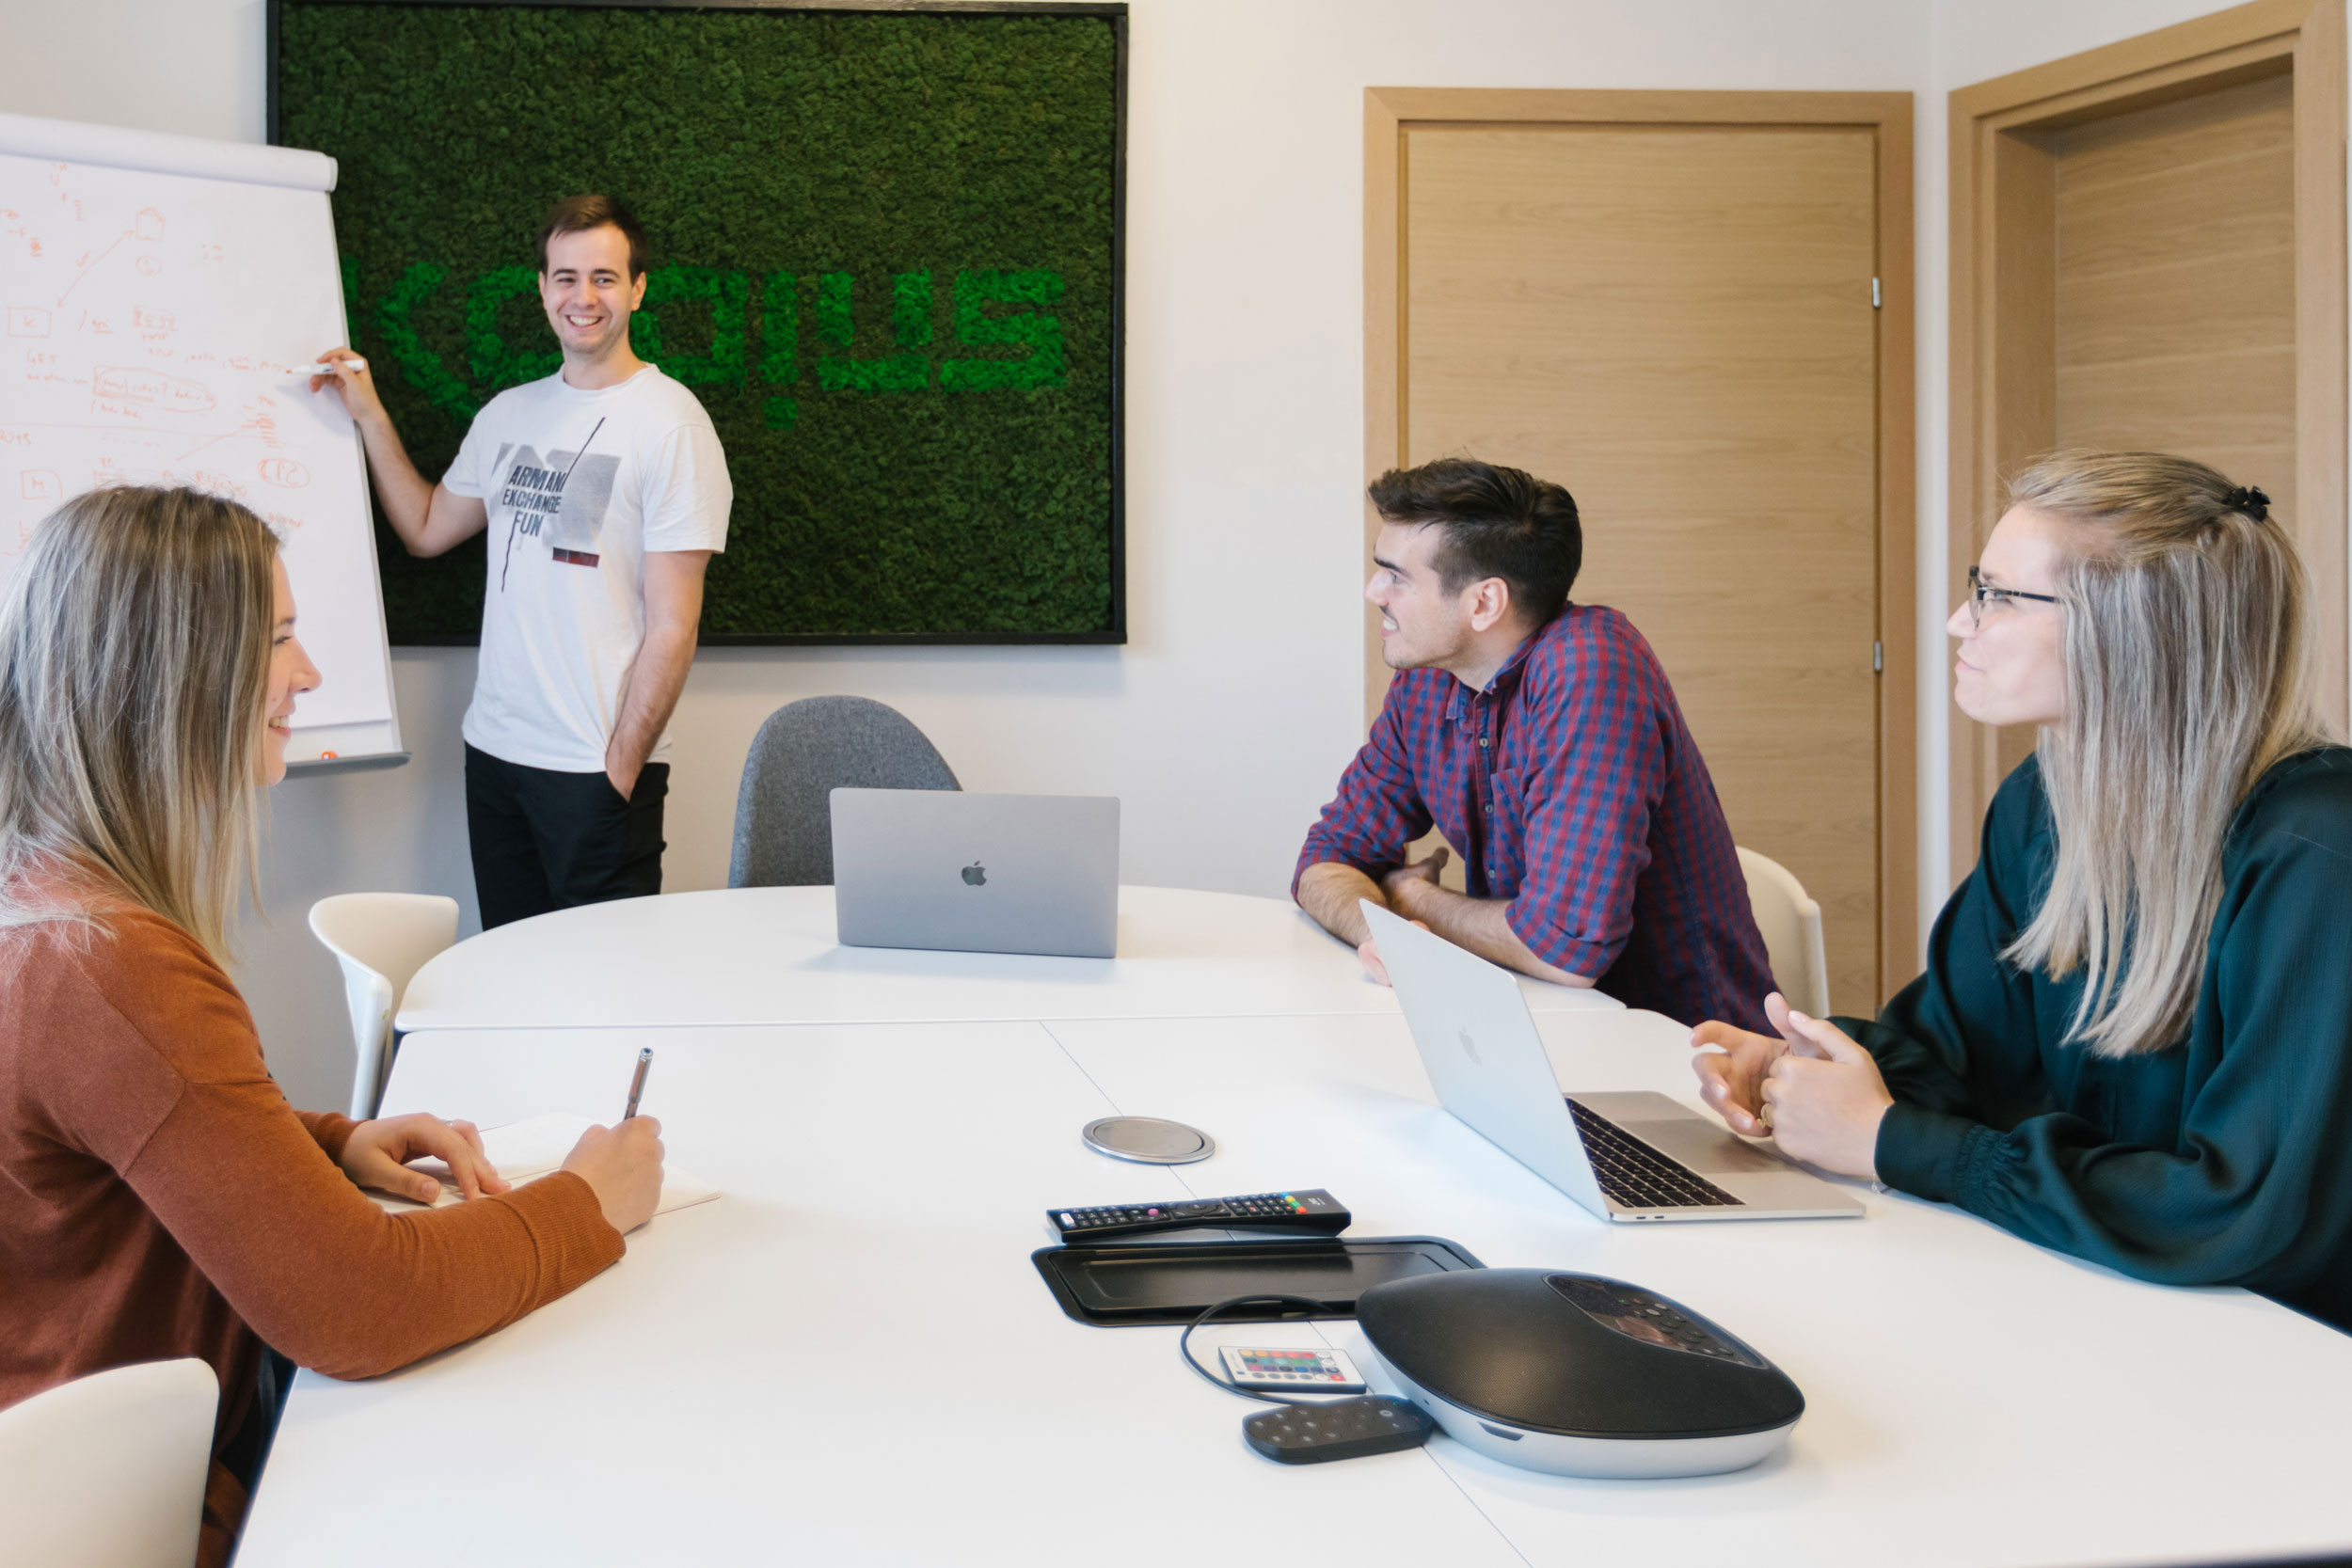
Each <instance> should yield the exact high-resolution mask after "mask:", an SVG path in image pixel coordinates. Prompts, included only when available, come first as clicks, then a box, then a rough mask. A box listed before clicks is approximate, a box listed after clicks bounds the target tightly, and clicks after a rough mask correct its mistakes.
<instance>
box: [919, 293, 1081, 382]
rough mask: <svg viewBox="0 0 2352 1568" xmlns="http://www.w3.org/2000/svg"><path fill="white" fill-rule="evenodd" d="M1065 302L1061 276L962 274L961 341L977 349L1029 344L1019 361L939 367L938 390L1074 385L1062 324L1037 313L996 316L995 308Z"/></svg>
mask: <svg viewBox="0 0 2352 1568" xmlns="http://www.w3.org/2000/svg"><path fill="white" fill-rule="evenodd" d="M1061 296H1062V278H1061V274H1059V273H1057V272H960V273H958V274H956V336H957V337H959V338H961V339H962V340H963V341H964V342H965V344H967V345H968V346H970V347H972V348H993V347H995V346H996V345H998V344H1024V345H1026V347H1027V348H1028V351H1029V352H1028V353H1027V354H1026V355H1025V356H1023V357H1021V358H1018V359H950V360H948V361H947V362H946V364H944V365H942V366H940V367H939V384H940V385H941V386H942V387H945V388H947V389H948V390H949V391H951V392H985V391H992V390H994V389H996V388H1024V389H1028V388H1041V387H1060V386H1063V385H1066V384H1067V383H1068V381H1069V379H1070V376H1069V371H1068V367H1067V364H1066V362H1065V361H1064V359H1063V356H1062V342H1061V323H1059V322H1058V321H1057V320H1055V319H1054V318H1053V317H1052V316H1041V315H1039V314H1037V313H1036V312H1035V311H1025V312H1024V313H1022V314H1020V315H1010V316H992V315H990V314H989V313H988V309H987V307H989V306H991V305H1051V304H1052V303H1053V302H1054V301H1056V300H1057V299H1059V298H1061Z"/></svg>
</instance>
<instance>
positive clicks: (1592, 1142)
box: [1562, 1096, 1742, 1209]
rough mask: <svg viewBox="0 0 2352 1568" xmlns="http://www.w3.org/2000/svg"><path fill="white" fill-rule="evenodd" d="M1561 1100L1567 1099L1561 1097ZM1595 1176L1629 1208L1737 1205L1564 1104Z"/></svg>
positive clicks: (1609, 1125)
mask: <svg viewBox="0 0 2352 1568" xmlns="http://www.w3.org/2000/svg"><path fill="white" fill-rule="evenodd" d="M1562 1098H1564V1099H1565V1098H1566V1097H1565V1096H1563V1097H1562ZM1568 1109H1569V1110H1570V1111H1571V1112H1573V1113H1574V1114H1575V1116H1576V1131H1577V1135H1578V1136H1580V1137H1581V1138H1582V1139H1583V1140H1584V1152H1585V1153H1586V1154H1587V1155H1589V1156H1590V1157H1591V1159H1592V1162H1593V1174H1594V1175H1595V1176H1597V1177H1598V1178H1599V1179H1600V1190H1601V1192H1602V1193H1604V1194H1605V1195H1607V1196H1608V1197H1609V1198H1610V1199H1611V1201H1613V1202H1615V1203H1621V1204H1623V1205H1624V1206H1625V1207H1627V1208H1629V1209H1737V1208H1740V1207H1742V1205H1741V1203H1740V1200H1739V1199H1738V1198H1736V1197H1734V1196H1731V1195H1730V1194H1729V1193H1727V1192H1725V1191H1724V1190H1723V1189H1722V1188H1721V1187H1718V1186H1716V1185H1715V1184H1714V1183H1713V1182H1712V1181H1709V1180H1707V1179H1706V1178H1705V1177H1703V1176H1701V1175H1699V1174H1698V1172H1696V1171H1694V1170H1692V1169H1691V1168H1690V1167H1689V1166H1687V1165H1682V1164H1677V1163H1676V1162H1674V1161H1672V1160H1669V1159H1667V1158H1666V1157H1665V1156H1664V1155H1663V1154H1661V1153H1659V1152H1658V1150H1656V1149H1654V1148H1650V1146H1649V1145H1647V1144H1645V1143H1644V1142H1642V1140H1641V1139H1639V1138H1636V1137H1632V1136H1629V1134H1627V1133H1626V1132H1621V1131H1620V1130H1619V1129H1618V1128H1617V1125H1616V1124H1615V1123H1614V1122H1612V1121H1610V1120H1608V1119H1607V1118H1606V1117H1600V1116H1597V1115H1595V1114H1594V1113H1593V1112H1591V1111H1588V1110H1586V1109H1585V1108H1584V1107H1583V1106H1581V1105H1579V1104H1578V1103H1577V1102H1576V1101H1573V1100H1570V1101H1568Z"/></svg>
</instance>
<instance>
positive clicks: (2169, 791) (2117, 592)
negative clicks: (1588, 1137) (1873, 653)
mask: <svg viewBox="0 0 2352 1568" xmlns="http://www.w3.org/2000/svg"><path fill="white" fill-rule="evenodd" d="M2010 499H2011V505H2010V510H2009V512H2008V513H2007V514H2006V515H2004V516H2003V517H2002V518H2001V520H2000V523H1999V525H1998V526H1997V527H1996V528H1995V529H1994V531H1993V536H1992V538H1991V539H1989V540H1988V541H1987V542H1986V544H1985V548H1984V554H1983V558H1982V562H1981V564H1980V565H1979V568H1978V569H1977V571H1976V572H1975V573H1973V574H1972V578H1973V581H1972V584H1971V586H1972V589H1973V592H1972V594H1971V596H1970V598H1969V601H1968V602H1967V603H1965V604H1963V606H1962V607H1961V608H1960V609H1959V610H1956V611H1955V612H1954V613H1953V615H1952V619H1951V623H1950V627H1949V629H1950V631H1951V633H1952V635H1953V636H1954V637H1956V638H1958V639H1959V640H1960V651H1959V657H1958V660H1957V662H1956V664H1955V666H1954V672H1953V695H1954V700H1955V701H1956V702H1957V703H1958V704H1959V705H1960V707H1961V708H1962V710H1963V712H1965V713H1967V714H1968V715H1969V716H1970V717H1971V718H1974V719H1978V720H1980V721H1984V722H1986V723H1990V724H2022V723H2031V724H2036V725H2039V726H2040V727H2041V736H2040V740H2039V743H2038V746H2037V748H2036V753H2035V755H2034V757H2033V758H2032V759H2031V760H2030V761H2028V762H2026V764H2024V765H2023V766H2022V767H2020V768H2018V769H2017V770H2016V771H2015V772H2013V773H2011V774H2010V777H2009V779H2008V781H2007V782H2006V783H2004V784H2002V786H2001V789H2000V792H1999V794H1998V795H1996V796H1995V797H1994V801H1993V808H1992V810H1991V811H1990V812H1989V813H1988V814H1987V815H1986V817H1985V823H1984V836H1983V842H1982V846H1981V848H1980V851H1979V857H1978V863H1977V866H1976V869H1975V870H1974V871H1972V872H1971V873H1970V874H1969V877H1968V879H1967V880H1966V881H1965V882H1964V883H1963V884H1962V885H1961V888H1960V890H1959V891H1958V892H1957V893H1955V894H1954V895H1952V898H1951V901H1950V902H1949V903H1948V904H1947V905H1946V906H1945V908H1944V912H1943V914H1942V915H1941V916H1940V917H1939V918H1938V919H1937V921H1936V923H1935V931H1934V934H1933V936H1932V937H1931V940H1930V942H1929V949H1928V967H1927V972H1926V973H1925V974H1922V975H1920V976H1919V978H1918V979H1916V980H1915V981H1913V982H1912V984H1911V985H1910V986H1909V987H1907V988H1906V989H1905V990H1903V991H1902V993H1901V994H1900V995H1899V996H1897V997H1896V998H1895V999H1894V1001H1893V1002H1891V1003H1889V1004H1888V1005H1887V1006H1886V1009H1885V1010H1884V1011H1883V1012H1882V1013H1881V1014H1880V1015H1879V1017H1878V1019H1877V1021H1876V1022H1862V1021H1857V1020H1852V1019H1838V1020H1821V1019H1812V1018H1807V1017H1805V1016H1804V1015H1803V1014H1800V1013H1795V1012H1791V1011H1790V1010H1789V1009H1788V1006H1787V1005H1786V1004H1785V1003H1784V1002H1783V1001H1782V1000H1781V998H1780V997H1778V996H1773V997H1772V998H1770V999H1769V1000H1768V1002H1767V1004H1766V1012H1767V1014H1768V1015H1769V1016H1770V1017H1771V1019H1772V1022H1773V1025H1774V1027H1775V1028H1776V1029H1778V1030H1779V1032H1780V1036H1781V1037H1780V1038H1777V1039H1775V1038H1772V1037H1767V1036H1762V1035H1756V1034H1750V1033H1748V1032H1747V1031H1745V1030H1741V1029H1738V1028H1735V1027H1733V1026H1732V1025H1730V1024H1726V1023H1706V1024H1702V1025H1700V1027H1699V1028H1698V1030H1697V1031H1696V1033H1695V1035H1694V1036H1693V1041H1694V1043H1696V1044H1698V1045H1701V1046H1717V1047H1721V1048H1722V1050H1721V1052H1720V1053H1717V1052H1705V1053H1702V1054H1701V1055H1700V1056H1698V1057H1697V1058H1696V1061H1695V1064H1694V1065H1695V1066H1696V1068H1697V1069H1698V1073H1699V1078H1700V1081H1701V1085H1702V1091H1703V1093H1704V1095H1705V1098H1706V1099H1707V1101H1708V1103H1709V1104H1711V1105H1713V1106H1714V1107H1715V1108H1716V1109H1717V1110H1718V1111H1719V1112H1721V1113H1722V1115H1723V1117H1724V1120H1725V1121H1726V1122H1727V1123H1728V1124H1729V1125H1730V1126H1731V1127H1732V1128H1733V1129H1734V1130H1735V1131H1737V1132H1745V1133H1751V1134H1756V1133H1765V1132H1770V1133H1771V1134H1772V1136H1773V1137H1774V1138H1775V1139H1776V1140H1777V1142H1778V1143H1779V1145H1780V1147H1781V1148H1783V1149H1784V1150H1785V1151H1786V1152H1788V1153H1789V1154H1791V1155H1793V1156H1795V1157H1797V1158H1799V1159H1802V1160H1806V1161H1809V1162H1811V1163H1813V1164H1818V1165H1821V1166H1824V1167H1826V1168H1828V1169H1831V1170H1836V1171H1842V1172H1845V1173H1848V1174H1851V1175H1856V1176H1867V1177H1872V1178H1874V1179H1876V1180H1881V1181H1883V1182H1885V1183H1886V1184H1887V1185H1889V1186H1891V1187H1896V1188H1899V1189H1900V1190H1902V1191H1904V1192H1908V1193H1913V1194H1915V1195H1917V1196H1921V1197H1927V1198H1933V1199H1936V1200H1939V1201H1942V1202H1947V1203H1954V1204H1958V1205H1959V1206H1960V1207H1962V1208H1963V1209H1966V1210H1968V1211H1970V1212H1973V1213H1976V1214H1979V1215H1981V1216H1983V1217H1984V1218H1986V1219H1988V1220H1991V1221H1992V1222H1993V1223H1994V1224H1995V1225H1998V1226H2001V1227H2004V1228H2006V1229H2009V1230H2011V1231H2013V1232H2015V1233H2016V1234H2018V1235H2020V1236H2023V1237H2025V1238H2026V1240H2028V1241H2032V1242H2038V1243H2042V1245H2044V1246H2050V1247H2055V1248H2058V1249H2059V1250H2061V1251H2065V1252H2070V1253H2073V1254H2075V1255H2076V1256H2078V1257H2082V1258H2087V1259H2092V1260H2094V1261H2096V1262H2100V1263H2104V1264H2106V1265H2108V1266H2110V1267H2112V1268H2115V1269H2118V1270H2121V1271H2122V1272H2123V1273H2125V1274H2129V1275H2137V1277H2139V1278H2142V1279H2150V1280H2156V1281H2160V1282H2163V1283H2167V1284H2175V1285H2217V1284H2228V1285H2244V1286H2249V1287H2250V1288H2252V1289H2255V1290H2258V1291H2264V1292H2265V1293H2267V1294H2269V1295H2272V1296H2275V1297H2277V1298H2278V1299H2280V1300H2281V1301H2284V1302H2286V1303H2288V1304H2290V1305H2292V1306H2295V1307H2300V1308H2302V1309H2304V1310H2306V1311H2308V1312H2311V1313H2312V1314H2313V1315H2315V1316H2317V1317H2320V1318H2323V1319H2326V1320H2327V1321H2328V1322H2330V1323H2335V1324H2336V1325H2337V1326H2339V1327H2344V1328H2347V1329H2352V751H2346V750H2345V749H2344V748H2342V747H2338V746H2331V745H2328V744H2327V743H2326V736H2325V732H2324V730H2323V727H2322V726H2321V724H2320V722H2319V721H2318V720H2317V719H2316V717H2315V715H2314V713H2313V710H2312V706H2311V703H2310V700H2309V697H2308V695H2307V688H2306V684H2305V662H2306V648H2305V646H2304V628H2303V616H2302V596H2303V592H2304V589H2303V580H2302V569H2301V565H2300V563H2299V562H2298V561H2297V559H2296V552H2295V548H2294V545H2293V542H2292V541H2291V540H2290V539H2289V538H2288V536H2287V535H2286V533H2285V531H2284V530H2283V529H2282V528H2281V527H2280V524H2279V523H2278V522H2276V521H2275V520H2273V519H2272V518H2271V517H2270V516H2269V514H2268V499H2267V498H2265V496H2264V495H2263V494H2262V492H2261V491H2259V490H2246V489H2239V488H2236V487H2233V485H2232V484H2231V483H2229V481H2228V480H2226V479H2224V478H2222V476H2221V475H2219V474H2217V473H2216V472H2214V470H2212V469H2211V468H2208V467H2205V466H2204V465H2202V464H2200V463H2192V462H2189V461H2187V460H2185V459H2183V458H2176V457H2164V456H2158V455H2155V454H2152V453H2145V452H2123V453H2061V454H2059V455H2058V456H2057V457H2053V458H2050V459H2047V460H2045V461H2043V462H2042V463H2041V464H2039V465H2037V466H2036V467H2033V468H2031V469H2029V470H2027V471H2026V473H2024V474H2022V475H2020V476H2019V478H2018V479H2017V481H2016V482H2015V483H2013V484H2012V485H2011V486H2010Z"/></svg>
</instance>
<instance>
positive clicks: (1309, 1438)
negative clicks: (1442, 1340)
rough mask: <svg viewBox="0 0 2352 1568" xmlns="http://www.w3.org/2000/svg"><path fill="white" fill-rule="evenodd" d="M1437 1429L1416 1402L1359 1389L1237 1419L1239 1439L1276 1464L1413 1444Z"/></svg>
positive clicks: (1320, 1460) (1344, 1456)
mask: <svg viewBox="0 0 2352 1568" xmlns="http://www.w3.org/2000/svg"><path fill="white" fill-rule="evenodd" d="M1437 1429H1438V1424H1437V1423H1436V1422H1435V1421H1433V1420H1431V1419H1430V1418H1429V1417H1428V1416H1427V1415H1426V1414H1425V1413H1424V1412H1423V1411H1422V1408H1421V1406H1419V1405H1417V1404H1415V1403H1414V1402H1412V1401H1410V1400H1400V1399H1395V1398H1392V1397H1391V1396H1390V1395H1387V1394H1365V1395H1363V1396H1361V1397H1360V1398H1358V1399H1352V1400H1331V1401H1328V1402H1325V1403H1322V1404H1286V1405H1284V1406H1282V1408H1281V1409H1279V1410H1268V1411H1265V1412H1263V1414H1261V1415H1256V1416H1252V1417H1250V1418H1248V1420H1245V1421H1244V1422H1242V1424H1241V1434H1242V1438H1243V1440H1244V1441H1245V1442H1247V1443H1248V1445H1249V1446H1250V1448H1252V1449H1255V1450H1257V1451H1258V1452H1259V1453H1262V1454H1263V1455H1265V1457H1266V1458H1268V1459H1271V1460H1273V1461H1275V1462H1276V1463H1278V1464H1281V1465H1320V1464H1322V1463H1323V1462H1324V1461H1325V1460H1327V1459H1361V1458H1363V1457H1364V1456H1365V1455H1366V1454H1375V1453H1394V1452H1396V1451H1397V1450H1398V1449H1418V1448H1420V1447H1421V1446H1422V1444H1423V1443H1426V1442H1427V1441H1429V1434H1430V1433H1433V1432H1435V1431H1436V1430H1437Z"/></svg>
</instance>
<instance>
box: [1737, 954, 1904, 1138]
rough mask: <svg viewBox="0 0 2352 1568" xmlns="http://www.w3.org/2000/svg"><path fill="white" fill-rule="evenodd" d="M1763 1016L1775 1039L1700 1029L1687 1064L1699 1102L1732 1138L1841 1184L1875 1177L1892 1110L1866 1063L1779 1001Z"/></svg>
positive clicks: (1865, 1056)
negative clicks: (1833, 1175) (1762, 1140)
mask: <svg viewBox="0 0 2352 1568" xmlns="http://www.w3.org/2000/svg"><path fill="white" fill-rule="evenodd" d="M1764 1016H1765V1017H1766V1018H1767V1019H1769V1020H1771V1021H1772V1027H1773V1028H1774V1029H1777V1030H1778V1031H1779V1032H1780V1038H1778V1039H1774V1038H1772V1037H1771V1036H1769V1035H1758V1034H1754V1033H1751V1032H1750V1031H1748V1030H1745V1029H1741V1028H1739V1027H1737V1026H1736V1025H1733V1024H1729V1023H1720V1022H1716V1023H1702V1024H1700V1025H1699V1026H1698V1027H1697V1028H1696V1029H1693V1030H1692V1032H1691V1043H1692V1045H1693V1046H1701V1047H1704V1046H1709V1045H1712V1046H1719V1047H1721V1048H1722V1049H1721V1050H1720V1051H1704V1050H1702V1051H1701V1052H1700V1053H1699V1054H1697V1055H1696V1056H1693V1057H1692V1059H1691V1067H1692V1070H1693V1071H1695V1072H1696V1073H1697V1074H1698V1077H1699V1098H1700V1099H1701V1100H1704V1101H1706V1102H1707V1103H1708V1105H1709V1106H1710V1107H1712V1108H1713V1109H1714V1111H1715V1113H1716V1114H1717V1115H1718V1116H1721V1117H1723V1118H1724V1124H1725V1125H1726V1126H1728V1127H1729V1128H1730V1129H1731V1130H1732V1131H1733V1132H1740V1133H1745V1134H1746V1135H1748V1136H1750V1137H1762V1136H1766V1135H1769V1136H1771V1138H1772V1141H1773V1142H1774V1143H1776V1144H1778V1145H1779V1146H1780V1149H1781V1152H1783V1153H1784V1154H1787V1155H1788V1156H1789V1157H1790V1158H1792V1159H1797V1160H1803V1161H1804V1162H1806V1163H1807V1164H1814V1165H1819V1166H1820V1167H1821V1168H1822V1169H1823V1170H1830V1171H1836V1172H1837V1173H1839V1174H1840V1175H1844V1176H1866V1177H1869V1178H1870V1179H1872V1180H1876V1179H1877V1177H1878V1136H1879V1123H1880V1121H1881V1120H1883V1118H1884V1117H1885V1116H1886V1108H1887V1107H1888V1106H1890V1105H1892V1104H1893V1103H1894V1102H1895V1098H1894V1096H1892V1095H1890V1094H1888V1093H1887V1092H1886V1081H1885V1080H1884V1079H1883V1078H1882V1077H1880V1076H1879V1068H1878V1063H1877V1061H1876V1060H1875V1059H1873V1058H1872V1056H1871V1055H1870V1053H1868V1052H1867V1051H1865V1050H1863V1049H1862V1047H1861V1046H1859V1045H1857V1044H1855V1043H1854V1041H1853V1040H1852V1039H1851V1037H1849V1036H1848V1035H1847V1034H1846V1033H1845V1031H1843V1030H1841V1029H1838V1028H1836V1026H1835V1025H1832V1024H1830V1023H1827V1022H1823V1021H1822V1020H1820V1019H1818V1018H1808V1017H1806V1016H1805V1015H1804V1014H1803V1013H1800V1012H1796V1011H1794V1010H1792V1009H1791V1008H1790V1007H1789V1006H1788V1002H1787V1001H1786V1000H1784V999H1783V998H1782V996H1781V994H1780V993H1779V992H1778V991H1774V992H1773V993H1772V995H1770V996H1768V997H1766V998H1765V999H1764Z"/></svg>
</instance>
